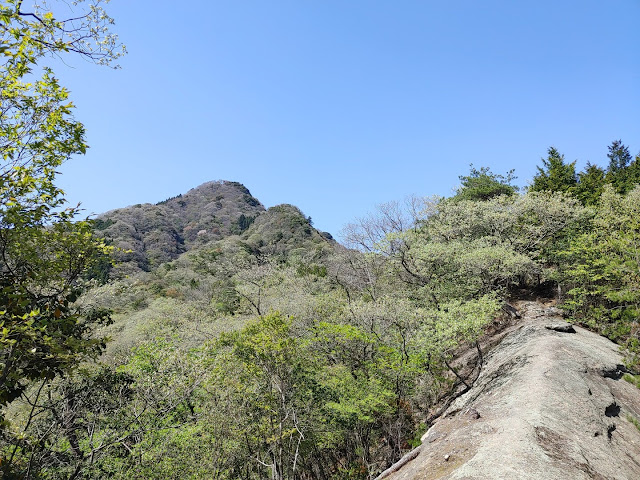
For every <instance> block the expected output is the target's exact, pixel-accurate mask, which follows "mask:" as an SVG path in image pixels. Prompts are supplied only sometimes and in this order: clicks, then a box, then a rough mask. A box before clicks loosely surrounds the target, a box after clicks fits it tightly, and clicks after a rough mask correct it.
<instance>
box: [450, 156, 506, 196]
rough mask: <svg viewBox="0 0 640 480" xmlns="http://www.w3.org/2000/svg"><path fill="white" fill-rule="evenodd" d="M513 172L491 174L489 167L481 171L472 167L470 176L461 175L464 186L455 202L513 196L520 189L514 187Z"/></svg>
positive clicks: (457, 193)
mask: <svg viewBox="0 0 640 480" xmlns="http://www.w3.org/2000/svg"><path fill="white" fill-rule="evenodd" d="M513 172H514V171H513V170H511V171H509V172H507V174H506V175H499V174H496V173H493V172H491V170H489V168H488V167H481V168H480V170H478V169H476V168H474V167H473V165H471V171H470V172H469V175H461V176H460V177H459V178H460V181H461V182H462V185H461V186H460V188H458V191H457V192H456V194H455V196H454V197H453V199H454V200H456V201H457V200H474V201H485V200H489V199H491V198H494V197H498V196H500V195H513V194H514V193H516V192H517V190H518V188H517V187H515V186H514V185H512V182H513V180H515V178H516V177H515V176H514V174H513Z"/></svg>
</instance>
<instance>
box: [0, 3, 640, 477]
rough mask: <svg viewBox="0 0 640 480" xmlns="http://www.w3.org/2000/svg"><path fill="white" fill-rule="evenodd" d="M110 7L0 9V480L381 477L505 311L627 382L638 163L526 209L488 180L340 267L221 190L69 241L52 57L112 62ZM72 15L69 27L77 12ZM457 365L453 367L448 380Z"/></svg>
mask: <svg viewBox="0 0 640 480" xmlns="http://www.w3.org/2000/svg"><path fill="white" fill-rule="evenodd" d="M102 3H103V2H100V1H99V0H98V1H93V2H91V1H88V2H78V4H74V5H75V7H76V8H78V9H79V10H78V11H77V15H74V16H73V17H69V18H68V19H63V20H61V19H59V18H56V16H55V15H54V13H53V12H48V11H46V10H43V9H42V8H41V7H35V9H34V10H33V11H28V10H25V9H24V8H25V7H24V5H23V2H21V1H17V0H4V1H2V2H0V35H1V36H0V49H1V51H2V54H3V60H2V64H1V67H0V69H1V75H0V99H1V100H2V106H1V108H2V116H1V117H0V148H1V151H2V164H1V166H0V253H1V256H0V300H1V305H0V460H1V461H0V470H1V471H2V474H3V478H69V479H76V478H114V479H117V478H121V479H132V478H141V479H142V478H145V479H147V478H167V477H168V476H173V477H175V478H219V479H247V480H249V479H268V478H269V479H278V480H280V479H282V480H284V479H294V478H300V479H320V480H327V479H368V478H374V477H375V476H376V475H377V474H379V473H380V472H381V471H383V470H384V469H385V468H386V467H388V466H389V465H391V464H392V463H393V462H394V461H396V460H398V459H399V458H400V457H401V456H402V455H403V453H405V452H406V451H407V450H408V449H410V448H411V447H412V446H414V445H416V444H417V443H418V442H419V438H420V435H421V433H422V432H423V431H424V430H425V428H427V427H428V426H429V425H430V423H431V422H432V421H433V419H434V418H435V417H436V416H437V415H438V412H440V411H441V408H440V407H441V406H442V405H443V404H446V402H447V400H448V399H451V398H452V397H453V396H455V395H459V394H460V393H461V392H464V391H466V390H468V389H469V388H470V385H472V383H473V381H474V380H475V378H477V376H478V374H479V371H480V369H481V368H482V365H483V355H484V353H485V352H483V347H482V342H481V339H482V337H483V335H484V334H485V333H486V332H487V330H488V329H499V328H501V326H504V324H505V323H506V322H508V321H509V319H508V315H507V313H505V310H504V309H503V307H504V305H505V302H507V301H511V300H513V299H518V298H522V297H530V296H534V297H535V296H553V297H554V298H556V299H557V300H558V301H559V302H560V305H561V306H562V308H564V309H565V311H566V314H567V316H568V318H570V319H571V320H572V321H574V322H577V323H580V324H582V325H584V326H587V327H589V328H592V329H594V330H596V331H598V332H600V333H602V334H603V335H606V336H608V337H609V338H611V339H613V340H615V341H617V342H618V343H620V345H621V347H622V348H623V349H624V351H625V353H626V354H627V359H628V368H629V369H632V370H633V369H636V370H637V368H638V366H639V365H640V356H639V355H640V344H639V343H638V335H639V324H638V318H639V314H640V312H639V311H638V304H639V302H640V297H639V295H640V294H639V292H640V259H639V258H638V255H637V252H638V250H639V248H640V244H639V243H640V223H639V222H640V211H639V209H640V186H639V184H640V164H639V163H640V156H638V155H636V156H635V157H632V155H631V153H630V151H629V148H628V147H627V146H626V145H624V144H623V143H622V141H621V140H616V141H614V142H613V143H612V144H611V145H610V146H609V154H608V164H607V166H606V167H604V168H602V167H599V166H597V165H592V164H587V166H586V167H585V169H584V170H583V171H580V172H576V162H572V163H567V162H565V159H564V157H563V155H562V154H561V153H560V152H559V151H558V150H557V149H555V148H553V147H552V148H549V150H548V156H547V157H546V158H543V159H542V164H541V165H540V166H539V167H538V173H537V174H536V176H535V177H534V178H533V181H532V183H531V185H530V186H529V187H528V188H525V189H522V190H519V189H518V188H516V186H515V185H514V184H513V181H514V179H515V177H514V172H513V171H510V172H507V173H506V174H505V175H500V174H496V173H494V172H492V171H491V170H490V169H489V168H487V167H480V168H479V169H478V168H474V167H473V166H472V167H471V170H470V172H469V174H468V175H463V176H461V177H460V181H461V185H460V187H459V188H458V190H457V191H456V193H455V194H454V195H453V196H451V197H449V198H433V197H432V198H419V197H415V198H412V199H410V200H408V201H407V202H406V203H404V204H403V203H397V202H396V203H389V204H385V205H381V206H379V207H378V209H377V211H376V212H375V213H372V214H371V215H370V216H368V217H366V218H362V219H359V220H355V221H354V222H353V223H352V224H350V225H348V226H346V227H345V230H344V232H343V238H344V240H345V245H341V244H340V243H338V242H336V241H335V240H334V239H333V237H332V236H331V235H330V234H328V233H326V232H320V231H318V230H316V229H315V228H314V227H313V224H312V222H311V218H310V217H308V216H306V215H305V214H303V212H302V211H300V209H298V208H297V207H295V206H293V205H288V204H283V205H278V206H274V207H271V208H268V209H265V207H264V206H263V205H262V204H261V203H260V201H259V200H258V199H256V198H255V197H253V195H251V193H250V191H249V190H248V189H247V188H246V187H245V186H243V185H241V184H239V183H237V182H230V181H217V182H208V183H205V184H203V185H201V186H200V187H197V188H194V189H193V190H191V191H189V192H187V193H185V194H181V195H178V196H176V197H173V198H170V199H167V200H166V201H163V202H160V203H158V204H156V205H151V204H144V205H143V204H140V205H134V206H132V207H128V208H125V209H119V210H115V211H111V212H107V213H105V214H103V215H101V216H100V217H98V218H97V219H95V220H84V221H81V220H78V219H77V218H76V217H77V213H78V212H77V209H76V208H66V204H65V202H64V194H63V192H62V191H61V190H60V189H59V188H58V186H57V178H56V175H57V173H56V169H57V167H59V166H60V165H61V164H62V163H63V162H65V161H66V160H68V159H69V158H70V157H71V156H73V155H75V154H78V153H83V152H84V151H85V150H86V148H87V145H86V143H85V132H84V127H83V126H82V124H80V123H79V122H77V121H76V120H75V118H74V117H73V105H72V104H71V103H70V101H69V94H68V92H67V90H66V89H65V88H64V87H62V86H61V85H60V84H59V83H58V81H57V80H56V77H55V75H54V74H53V71H52V70H51V69H50V68H47V67H46V64H47V60H48V59H49V58H50V56H51V55H60V56H64V55H74V54H75V55H80V56H83V57H84V58H87V59H89V60H92V61H94V62H96V63H104V64H109V63H112V62H114V61H115V60H116V59H117V58H118V56H119V55H120V53H121V49H120V46H119V43H118V41H117V38H116V37H114V36H113V35H112V34H111V33H110V32H109V26H110V24H111V20H110V18H109V17H108V16H107V14H106V13H105V12H104V11H103V10H102V9H101V4H102ZM83 7H86V9H84V10H83V9H82V8H83ZM463 359H464V360H463Z"/></svg>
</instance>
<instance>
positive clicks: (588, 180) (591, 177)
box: [573, 163, 606, 205]
mask: <svg viewBox="0 0 640 480" xmlns="http://www.w3.org/2000/svg"><path fill="white" fill-rule="evenodd" d="M605 183H606V179H605V171H604V170H603V169H602V168H600V167H599V166H597V165H593V164H591V163H587V166H586V168H585V169H584V171H582V172H580V173H579V174H578V184H577V185H576V188H575V189H574V191H573V193H574V195H575V196H576V197H577V198H578V199H579V200H580V201H581V202H582V204H583V205H595V204H596V203H598V200H599V199H600V196H601V195H602V192H603V191H604V186H605Z"/></svg>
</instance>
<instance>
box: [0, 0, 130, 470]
mask: <svg viewBox="0 0 640 480" xmlns="http://www.w3.org/2000/svg"><path fill="white" fill-rule="evenodd" d="M60 3H64V4H65V8H66V6H67V5H66V2H60ZM101 3H103V2H102V1H101V0H94V1H90V2H83V1H80V2H76V8H79V9H80V8H81V7H82V6H83V5H84V4H86V9H85V10H84V11H78V12H77V14H76V15H73V17H74V18H69V19H65V20H59V19H57V18H56V17H55V15H54V13H53V12H51V11H46V10H44V8H46V5H47V4H45V6H39V5H37V4H34V5H33V9H32V10H29V11H28V10H25V8H26V6H25V2H24V1H21V0H4V1H0V52H2V54H3V57H4V59H5V60H4V63H2V64H1V65H0V101H1V103H0V153H1V155H2V160H1V162H0V326H1V329H0V408H2V407H5V406H6V405H7V404H8V403H9V402H12V401H13V400H15V399H16V398H17V397H19V396H20V395H22V394H23V393H24V391H25V389H26V388H27V386H28V384H29V382H30V381H32V380H36V379H52V378H54V377H55V376H58V375H61V374H63V373H64V372H67V371H69V369H71V368H73V367H74V366H75V365H77V364H78V362H79V361H80V360H81V359H82V358H86V357H87V356H91V355H95V354H97V353H98V352H99V351H100V350H101V349H102V348H103V347H104V342H103V341H102V340H100V339H92V338H91V337H90V333H91V329H92V326H93V325H95V323H96V322H98V321H107V320H108V318H109V315H108V312H106V311H100V310H82V309H81V308H80V307H78V306H76V305H74V301H75V300H76V299H77V297H78V295H79V293H80V292H81V290H82V287H83V281H82V280H83V275H84V273H85V272H86V271H87V269H89V268H90V267H91V266H92V264H93V263H94V261H95V259H96V258H97V256H99V254H100V253H105V252H106V251H108V248H107V247H106V246H105V245H104V244H103V243H102V242H100V241H99V240H97V239H96V238H94V237H93V235H92V233H91V226H90V223H89V222H87V221H82V222H74V218H75V216H76V214H77V213H78V208H77V207H75V208H73V207H71V208H65V200H64V196H63V192H62V190H60V189H59V188H58V187H56V185H55V179H56V168H57V167H59V166H60V165H61V164H62V163H63V162H65V161H66V160H68V159H69V158H71V157H72V156H73V155H75V154H81V153H84V152H85V151H86V148H87V145H86V143H85V140H84V127H83V126H82V124H81V123H79V122H77V121H76V120H75V119H74V118H73V115H72V110H73V104H72V103H71V102H70V101H69V95H68V92H67V90H66V89H65V88H63V87H62V86H61V85H60V84H59V83H58V81H57V79H56V78H55V76H54V74H53V71H52V70H51V69H50V68H48V67H47V66H46V65H41V62H42V61H43V60H44V59H45V58H47V57H49V56H61V55H63V54H64V53H67V52H72V53H76V54H78V55H81V56H82V57H84V58H86V59H89V60H91V61H94V62H96V63H100V64H109V63H110V62H112V61H113V60H115V59H116V58H117V57H118V56H119V55H120V54H121V53H122V52H121V51H118V42H117V38H116V37H115V36H113V35H111V34H110V33H109V29H108V27H109V25H110V23H112V20H111V19H110V17H109V16H107V15H106V13H105V12H104V10H103V9H102V8H101ZM50 5H52V6H54V7H56V6H59V4H58V2H50ZM1 419H2V418H1V417H0V420H1ZM0 428H2V429H4V428H6V423H2V427H0ZM2 468H3V473H4V474H5V475H9V471H8V470H7V468H9V467H8V466H7V464H6V463H3V466H2Z"/></svg>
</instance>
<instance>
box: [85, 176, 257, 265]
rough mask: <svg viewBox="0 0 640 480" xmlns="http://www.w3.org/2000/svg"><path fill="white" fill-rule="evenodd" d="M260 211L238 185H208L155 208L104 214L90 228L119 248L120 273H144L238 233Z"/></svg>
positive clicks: (224, 182) (150, 205) (127, 209)
mask: <svg viewBox="0 0 640 480" xmlns="http://www.w3.org/2000/svg"><path fill="white" fill-rule="evenodd" d="M264 211H265V209H264V207H263V206H262V204H261V203H260V202H259V201H258V200H257V199H256V198H254V197H253V196H252V195H251V193H250V192H249V190H248V189H247V188H246V187H244V186H243V185H241V184H239V183H236V182H226V181H219V182H208V183H205V184H203V185H200V186H199V187H197V188H193V189H191V190H189V191H188V192H187V193H185V194H184V195H182V194H180V195H178V196H176V197H173V198H169V199H167V200H165V201H163V202H160V203H158V204H156V205H152V204H149V203H146V204H138V205H133V206H131V207H127V208H121V209H118V210H112V211H110V212H107V213H105V214H103V215H100V216H99V217H98V219H97V220H96V221H95V229H96V230H97V231H98V232H100V235H101V236H104V237H105V238H106V239H107V240H108V241H109V242H110V243H112V244H113V245H115V246H117V247H118V249H119V250H118V251H117V253H116V259H117V260H118V263H119V264H120V269H121V270H124V271H125V272H126V271H134V270H135V269H141V270H144V271H149V270H151V269H153V268H155V267H157V266H158V265H160V264H161V263H164V262H168V261H170V260H174V259H176V258H177V257H178V256H179V255H180V254H181V253H184V252H186V251H187V250H189V249H190V248H191V247H193V246H194V245H202V244H203V243H206V242H208V241H211V240H219V239H221V238H223V237H226V236H228V235H231V234H238V233H241V232H243V231H244V230H246V229H247V228H248V226H249V225H250V224H251V222H253V220H254V219H255V218H256V217H257V216H258V215H259V214H260V213H262V212H264Z"/></svg>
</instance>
